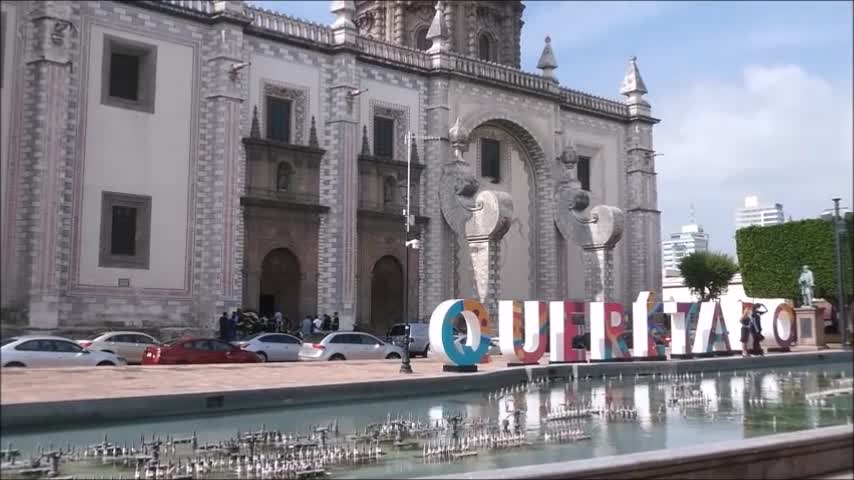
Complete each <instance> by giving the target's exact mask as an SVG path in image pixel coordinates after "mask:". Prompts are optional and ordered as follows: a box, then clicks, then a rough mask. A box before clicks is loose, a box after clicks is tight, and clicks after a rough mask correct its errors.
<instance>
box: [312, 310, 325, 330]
mask: <svg viewBox="0 0 854 480" xmlns="http://www.w3.org/2000/svg"><path fill="white" fill-rule="evenodd" d="M314 331H315V332H321V331H323V320H321V319H320V314H319V313H315V314H314Z"/></svg>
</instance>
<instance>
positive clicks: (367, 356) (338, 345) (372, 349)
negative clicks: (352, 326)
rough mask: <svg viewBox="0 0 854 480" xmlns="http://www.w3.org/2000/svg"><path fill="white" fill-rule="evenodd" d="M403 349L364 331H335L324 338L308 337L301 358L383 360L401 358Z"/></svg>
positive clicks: (300, 353)
mask: <svg viewBox="0 0 854 480" xmlns="http://www.w3.org/2000/svg"><path fill="white" fill-rule="evenodd" d="M401 357H403V350H402V349H401V348H400V347H396V346H394V345H392V344H390V343H385V342H383V341H381V340H380V339H379V338H377V337H375V336H373V335H371V334H368V333H364V332H333V333H330V334H328V335H326V336H325V337H323V338H322V339H320V338H311V337H309V338H306V340H305V341H303V344H302V349H301V350H300V352H299V359H300V360H307V361H314V360H381V359H384V358H385V359H399V358H401Z"/></svg>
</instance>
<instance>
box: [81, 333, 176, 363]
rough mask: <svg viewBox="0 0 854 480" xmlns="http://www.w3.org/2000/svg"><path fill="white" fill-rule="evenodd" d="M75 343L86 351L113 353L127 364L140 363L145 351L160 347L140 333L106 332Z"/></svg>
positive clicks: (149, 336)
mask: <svg viewBox="0 0 854 480" xmlns="http://www.w3.org/2000/svg"><path fill="white" fill-rule="evenodd" d="M77 343H79V344H80V346H81V347H83V348H85V349H87V350H97V351H100V352H108V353H115V354H116V355H118V356H120V357H123V358H125V359H127V361H128V363H142V355H143V354H144V353H145V349H146V348H147V347H156V346H158V345H160V342H158V341H157V339H155V338H154V337H152V336H151V335H147V334H145V333H141V332H107V333H104V334H101V335H99V336H97V337H95V338H93V339H92V340H79V341H78V342H77Z"/></svg>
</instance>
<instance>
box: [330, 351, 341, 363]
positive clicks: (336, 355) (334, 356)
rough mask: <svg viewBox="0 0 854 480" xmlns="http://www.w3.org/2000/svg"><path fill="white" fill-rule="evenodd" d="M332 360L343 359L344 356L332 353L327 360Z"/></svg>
mask: <svg viewBox="0 0 854 480" xmlns="http://www.w3.org/2000/svg"><path fill="white" fill-rule="evenodd" d="M333 360H345V358H344V355H341V354H340V353H336V354H335V355H332V356H331V357H329V361H333Z"/></svg>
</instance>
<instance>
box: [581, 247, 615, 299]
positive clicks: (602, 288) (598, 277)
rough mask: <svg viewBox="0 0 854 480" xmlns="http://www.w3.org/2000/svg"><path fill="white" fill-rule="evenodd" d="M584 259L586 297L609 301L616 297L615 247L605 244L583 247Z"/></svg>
mask: <svg viewBox="0 0 854 480" xmlns="http://www.w3.org/2000/svg"><path fill="white" fill-rule="evenodd" d="M582 252H583V253H582V257H583V259H584V298H586V299H589V300H590V301H593V302H609V301H615V300H618V299H616V298H614V296H615V295H614V293H615V292H614V249H613V247H606V246H603V245H586V246H583V247H582Z"/></svg>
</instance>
